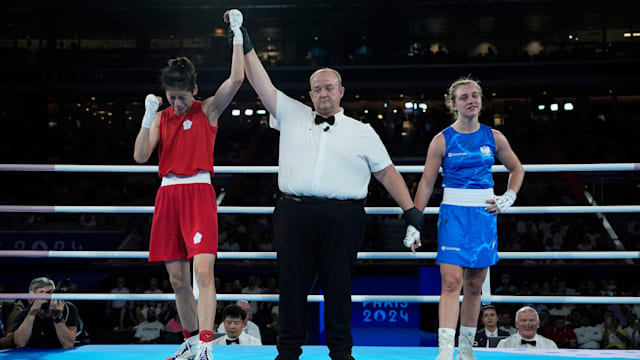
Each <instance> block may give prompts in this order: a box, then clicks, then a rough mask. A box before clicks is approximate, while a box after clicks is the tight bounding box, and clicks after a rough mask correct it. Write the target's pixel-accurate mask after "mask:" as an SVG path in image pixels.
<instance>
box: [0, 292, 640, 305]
mask: <svg viewBox="0 0 640 360" xmlns="http://www.w3.org/2000/svg"><path fill="white" fill-rule="evenodd" d="M216 296H217V299H218V301H237V300H247V301H266V302H277V301H279V295H277V294H217V295H216ZM15 299H37V300H108V301H111V300H130V301H173V300H175V294H112V293H96V294H77V293H75V294H73V293H55V294H33V293H0V300H15ZM462 299H463V296H462V295H461V296H460V297H459V300H460V301H462ZM307 300H308V301H309V302H324V296H323V295H309V296H308V297H307ZM351 301H353V302H358V303H359V302H407V303H437V302H439V301H440V295H351ZM482 301H483V302H485V303H488V302H494V303H521V304H523V303H524V304H529V303H545V304H557V303H565V302H566V303H572V304H640V297H634V296H503V295H490V296H483V297H482Z"/></svg>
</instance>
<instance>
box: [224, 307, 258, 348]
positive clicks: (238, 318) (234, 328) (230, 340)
mask: <svg viewBox="0 0 640 360" xmlns="http://www.w3.org/2000/svg"><path fill="white" fill-rule="evenodd" d="M246 319H247V312H246V311H244V310H242V308H241V307H240V306H238V305H227V306H226V307H225V308H224V310H223V311H222V323H223V325H224V329H225V335H224V336H221V337H219V338H217V339H215V340H213V345H233V344H236V345H262V342H260V340H258V339H256V338H255V337H253V336H251V335H247V334H245V333H244V324H245V320H246Z"/></svg>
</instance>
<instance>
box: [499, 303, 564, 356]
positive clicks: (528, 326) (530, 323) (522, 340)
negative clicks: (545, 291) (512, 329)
mask: <svg viewBox="0 0 640 360" xmlns="http://www.w3.org/2000/svg"><path fill="white" fill-rule="evenodd" d="M539 327H540V318H539V317H538V312H537V311H536V310H535V309H534V308H532V307H530V306H523V307H521V308H520V310H518V311H517V312H516V328H517V329H518V332H517V333H516V334H513V335H511V336H509V337H508V338H506V339H503V340H500V342H499V343H498V346H497V347H498V348H499V349H501V348H524V349H557V348H558V346H557V345H556V343H554V342H553V341H552V340H550V339H547V338H546V337H544V336H542V335H538V334H537V330H538V328H539Z"/></svg>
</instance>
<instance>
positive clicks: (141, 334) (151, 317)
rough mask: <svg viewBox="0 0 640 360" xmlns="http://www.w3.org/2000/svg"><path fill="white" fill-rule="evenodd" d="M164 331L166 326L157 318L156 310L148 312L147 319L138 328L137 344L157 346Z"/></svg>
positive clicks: (151, 309)
mask: <svg viewBox="0 0 640 360" xmlns="http://www.w3.org/2000/svg"><path fill="white" fill-rule="evenodd" d="M162 331H164V325H162V323H161V322H160V321H158V319H157V317H156V309H155V308H149V310H147V319H146V320H145V321H143V322H141V323H140V324H138V326H136V334H135V335H134V336H135V338H136V343H138V344H157V343H158V339H160V336H161V335H162Z"/></svg>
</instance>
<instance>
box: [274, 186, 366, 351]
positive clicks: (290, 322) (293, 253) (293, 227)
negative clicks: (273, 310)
mask: <svg viewBox="0 0 640 360" xmlns="http://www.w3.org/2000/svg"><path fill="white" fill-rule="evenodd" d="M365 223H366V216H365V212H364V201H358V200H351V201H341V200H329V199H317V198H304V197H303V198H298V197H290V196H284V197H283V198H281V199H280V200H279V201H278V204H277V206H276V210H275V213H274V234H275V241H276V247H277V251H278V266H279V270H280V304H279V309H280V314H279V320H278V324H279V327H278V336H279V339H278V353H279V355H278V359H279V360H290V359H298V357H299V356H300V354H301V353H302V349H301V346H302V345H303V343H304V340H305V335H306V329H307V327H306V319H307V295H308V294H309V291H310V289H311V286H312V282H313V279H314V277H315V276H316V274H318V275H319V279H320V284H321V286H322V291H323V293H324V298H325V310H326V311H325V328H326V334H327V346H328V347H329V356H330V357H331V359H333V360H346V359H351V348H352V347H353V339H352V338H351V312H352V309H351V287H352V280H353V271H354V267H355V262H356V257H357V254H358V250H359V249H360V247H361V246H362V242H363V240H364V228H365Z"/></svg>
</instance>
